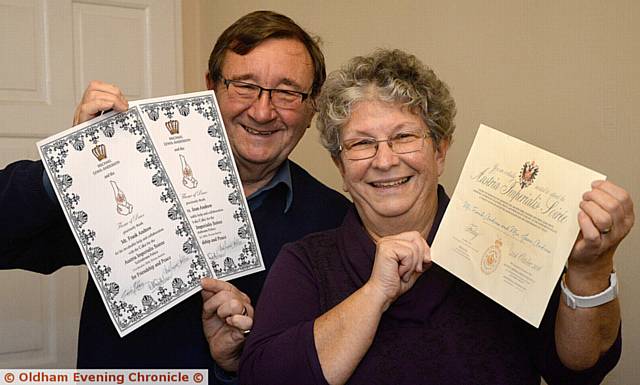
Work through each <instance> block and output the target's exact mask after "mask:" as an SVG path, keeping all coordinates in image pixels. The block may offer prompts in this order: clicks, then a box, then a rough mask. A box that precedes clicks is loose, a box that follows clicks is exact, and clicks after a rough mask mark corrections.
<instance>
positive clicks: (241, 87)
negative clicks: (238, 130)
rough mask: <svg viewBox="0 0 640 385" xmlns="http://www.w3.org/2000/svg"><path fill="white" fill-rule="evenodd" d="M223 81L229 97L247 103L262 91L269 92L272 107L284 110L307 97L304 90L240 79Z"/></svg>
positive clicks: (295, 105)
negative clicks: (267, 85) (275, 86)
mask: <svg viewBox="0 0 640 385" xmlns="http://www.w3.org/2000/svg"><path fill="white" fill-rule="evenodd" d="M223 81H224V85H225V86H226V87H227V90H228V91H229V96H230V97H231V98H233V99H236V100H239V101H243V102H245V103H247V104H250V103H253V102H255V101H256V100H257V99H259V98H260V96H262V92H263V91H264V92H268V93H269V99H271V104H273V106H274V107H276V108H282V109H285V110H293V109H296V108H298V107H300V105H301V104H302V103H303V102H304V101H305V100H306V99H307V98H308V97H309V94H308V93H304V92H299V91H292V90H283V89H280V88H264V87H261V86H259V85H257V84H253V83H247V82H243V81H240V80H230V79H223Z"/></svg>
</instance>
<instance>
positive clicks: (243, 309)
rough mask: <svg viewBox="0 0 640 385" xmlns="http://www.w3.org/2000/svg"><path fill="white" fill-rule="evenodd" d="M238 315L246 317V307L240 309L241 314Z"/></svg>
mask: <svg viewBox="0 0 640 385" xmlns="http://www.w3.org/2000/svg"><path fill="white" fill-rule="evenodd" d="M240 315H247V307H246V306H243V307H242V314H240Z"/></svg>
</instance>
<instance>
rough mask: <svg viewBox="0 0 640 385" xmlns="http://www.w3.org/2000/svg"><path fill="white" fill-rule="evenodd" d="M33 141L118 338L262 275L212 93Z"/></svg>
mask: <svg viewBox="0 0 640 385" xmlns="http://www.w3.org/2000/svg"><path fill="white" fill-rule="evenodd" d="M129 105H130V109H129V110H128V111H126V112H122V113H115V112H111V113H107V114H104V115H103V116H100V117H98V118H96V119H93V120H90V121H88V122H85V123H83V124H81V125H79V126H76V127H73V128H71V129H69V130H66V131H64V132H61V133H59V134H57V135H54V136H52V137H50V138H47V139H45V140H43V141H41V142H39V143H38V150H39V152H40V155H41V157H42V160H43V164H44V166H45V170H46V172H47V173H48V175H49V179H50V180H51V182H52V185H53V187H54V190H55V192H56V195H57V197H58V199H59V201H60V203H61V206H62V209H63V211H64V214H65V216H66V218H67V221H68V222H69V224H70V226H71V229H72V231H73V234H74V236H75V238H76V240H77V242H78V244H79V245H80V249H81V251H82V254H83V256H84V259H85V261H86V264H87V267H88V269H89V272H90V273H91V276H92V278H93V280H94V282H95V284H96V287H97V288H98V290H99V292H100V295H101V297H102V300H103V301H104V304H105V306H106V308H107V311H108V313H109V315H110V317H111V320H112V321H113V324H114V325H115V327H116V329H117V330H118V333H119V334H120V336H125V335H126V334H128V333H130V332H132V331H133V330H135V329H137V328H138V327H140V326H142V325H144V324H145V323H147V322H149V321H151V320H152V319H153V318H155V317H157V316H158V315H160V314H162V313H163V312H165V311H167V310H169V309H170V308H171V307H173V306H175V305H176V304H178V303H180V302H181V301H182V300H184V299H186V298H188V297H189V296H190V295H192V294H194V293H196V292H198V291H199V290H200V279H201V278H203V277H216V278H218V279H224V280H229V279H233V278H237V277H240V276H243V275H247V274H251V273H254V272H258V271H262V270H264V265H263V262H262V256H261V255H260V250H259V248H258V242H257V238H256V235H255V230H254V228H253V224H252V222H251V217H250V214H249V210H248V207H247V202H246V200H245V197H244V194H243V190H242V183H241V181H240V178H239V175H238V171H237V169H236V166H235V163H234V160H233V155H232V153H231V148H230V146H229V140H228V138H227V136H226V133H225V130H224V125H223V122H222V119H221V117H220V114H219V109H218V105H217V102H216V99H215V96H214V94H213V92H210V91H207V92H198V93H193V94H186V95H176V96H171V97H165V98H158V99H148V100H140V101H136V102H131V103H129Z"/></svg>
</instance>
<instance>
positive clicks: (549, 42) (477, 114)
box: [183, 0, 640, 385]
mask: <svg viewBox="0 0 640 385" xmlns="http://www.w3.org/2000/svg"><path fill="white" fill-rule="evenodd" d="M258 9H271V10H275V11H279V12H282V13H285V14H287V15H289V16H290V17H292V18H293V19H294V20H296V21H297V22H299V23H300V24H301V25H302V26H303V27H305V28H306V29H307V30H308V31H310V32H312V33H315V34H319V35H320V36H321V37H322V38H323V40H324V46H323V49H324V52H325V55H326V57H327V65H328V68H329V70H332V69H335V68H336V67H337V66H339V65H340V64H341V63H343V62H345V61H346V60H347V59H348V58H350V57H352V56H354V55H358V54H366V53H368V52H370V51H371V50H373V49H374V48H376V47H397V48H402V49H405V50H407V51H409V52H412V53H415V54H416V55H417V56H418V57H420V58H421V59H422V60H423V61H424V62H425V63H427V64H429V65H430V66H432V67H433V68H434V70H435V71H436V72H437V73H438V74H439V76H440V77H441V78H442V79H444V80H445V81H446V82H447V83H448V84H449V85H450V86H451V88H452V91H453V95H454V96H455V98H456V100H457V103H458V111H459V112H458V117H457V127H458V129H457V132H456V134H455V144H454V146H453V147H452V149H451V151H450V152H449V157H448V162H447V170H446V172H445V175H444V177H443V178H442V182H443V183H444V185H445V186H446V187H447V189H448V190H449V191H450V192H452V190H453V187H454V186H455V183H456V181H457V178H458V175H459V173H460V170H461V168H462V164H463V162H464V159H465V157H466V154H467V152H468V150H469V147H470V146H471V142H472V140H473V136H474V134H475V132H476V130H477V127H478V125H479V124H480V123H481V122H482V123H485V124H487V125H490V126H493V127H494V128H497V129H500V130H503V131H505V132H507V133H509V134H511V135H514V136H517V137H519V138H521V139H523V140H526V141H529V142H531V143H534V144H536V145H538V146H540V147H543V148H545V149H548V150H549V151H552V152H554V153H557V154H559V155H561V156H564V157H566V158H569V159H571V160H573V161H575V162H578V163H581V164H584V165H585V166H587V167H590V168H593V169H595V170H598V171H600V172H602V173H605V174H607V175H608V176H609V178H610V179H611V180H613V181H615V182H617V183H618V184H620V185H622V186H624V187H625V188H626V189H627V190H628V191H630V192H631V194H632V196H634V197H635V198H636V199H635V202H636V205H637V204H638V202H639V200H638V199H639V197H640V178H638V173H637V171H636V170H637V167H638V165H640V151H638V149H637V147H638V144H640V130H639V128H640V108H639V107H637V106H640V65H638V63H640V23H638V20H640V2H639V1H635V0H628V1H623V0H618V1H608V2H604V1H592V0H562V1H556V0H541V1H527V0H497V1H474V0H468V1H410V0H395V1H390V2H389V1H371V0H352V1H344V0H335V1H315V2H304V1H294V0H282V1H277V0H273V1H256V0H245V1H237V2H231V1H205V0H186V1H185V2H184V15H183V17H184V26H185V34H184V37H185V42H184V50H185V62H184V68H185V71H186V77H185V87H186V90H187V91H189V90H197V89H202V87H203V80H202V76H203V73H204V71H205V69H206V61H207V58H208V54H209V51H210V49H211V45H212V44H213V41H214V40H215V38H217V36H218V35H219V34H220V32H222V30H223V29H224V28H225V27H227V26H228V25H229V24H231V23H232V22H233V21H235V20H236V19H237V18H238V17H240V16H242V15H243V14H245V13H247V12H250V11H253V10H258ZM293 158H294V159H295V160H296V161H298V162H299V163H301V164H302V165H303V166H304V167H306V168H307V169H308V170H310V171H311V173H312V174H314V175H316V176H317V177H319V178H320V179H322V180H323V181H325V182H326V183H327V184H329V185H331V186H333V187H334V188H337V189H339V188H340V186H341V183H340V180H339V177H338V174H337V173H336V171H335V170H334V166H333V165H332V163H331V162H330V160H329V157H328V156H327V155H326V153H325V152H324V150H322V149H321V148H320V146H319V145H318V144H317V134H316V132H315V130H314V129H313V127H312V129H310V130H309V132H308V133H307V135H306V136H305V138H304V139H303V141H302V143H301V145H300V146H299V147H298V149H297V150H296V151H295V153H294V155H293ZM639 227H640V225H638V226H636V229H634V231H632V233H631V234H630V235H629V237H628V238H627V240H625V242H624V243H623V245H622V246H621V247H620V248H619V250H618V252H617V256H616V261H617V267H618V271H619V275H620V277H621V295H620V296H621V300H622V305H623V322H624V347H623V357H622V360H621V362H620V364H618V367H617V368H616V369H615V370H614V371H613V372H612V373H611V374H610V375H609V377H608V378H607V380H606V383H607V384H620V385H623V384H624V385H626V384H634V383H639V382H640V367H639V366H638V365H637V357H638V356H640V304H639V303H638V301H637V300H636V298H635V296H634V293H640V280H638V279H637V278H636V275H637V274H638V272H640V259H639V258H638V255H639V254H638V251H637V250H640V238H639V237H638V231H637V228H639Z"/></svg>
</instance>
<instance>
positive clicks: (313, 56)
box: [0, 11, 348, 382]
mask: <svg viewBox="0 0 640 385" xmlns="http://www.w3.org/2000/svg"><path fill="white" fill-rule="evenodd" d="M325 76H326V73H325V65H324V57H323V55H322V52H321V51H320V49H319V47H318V45H317V43H316V42H315V40H314V39H313V38H311V36H309V34H307V33H306V32H305V31H304V30H302V29H301V28H300V27H299V26H298V25H297V24H295V23H294V22H293V21H292V20H291V19H289V18H288V17H286V16H283V15H280V14H277V13H273V12H268V11H259V12H253V13H250V14H248V15H246V16H244V17H242V18H240V19H239V20H238V21H236V22H235V23H234V24H233V25H231V26H230V27H229V28H227V30H225V31H224V32H223V34H222V35H221V36H220V37H219V39H218V41H217V42H216V45H215V46H214V48H213V51H212V52H211V57H210V59H209V71H208V73H207V75H206V83H207V87H208V88H209V89H213V90H214V91H215V92H216V95H217V98H218V102H219V105H220V110H221V114H222V117H223V120H224V123H225V127H226V129H227V134H228V136H229V139H230V141H231V146H232V149H233V153H234V156H235V159H236V163H237V166H238V170H239V172H240V177H241V179H242V184H243V188H244V192H245V195H246V196H247V200H248V203H249V206H250V209H251V213H252V217H253V221H254V226H255V228H256V233H257V235H258V239H259V243H260V248H261V251H262V255H263V259H264V262H265V266H266V268H267V270H268V269H269V268H270V267H271V265H272V264H273V262H274V259H275V257H276V255H277V254H278V252H279V250H280V248H281V246H282V245H283V244H284V243H287V242H291V241H294V240H297V239H300V238H302V237H303V236H304V235H306V234H309V233H312V232H317V231H321V230H325V229H329V228H333V227H336V226H338V225H339V224H340V223H341V221H342V218H343V216H344V214H345V212H346V209H347V205H348V201H347V200H346V199H345V198H344V197H343V196H342V195H340V194H338V193H337V192H335V191H333V190H331V189H329V188H327V187H326V186H324V185H322V184H321V183H320V182H318V181H317V180H316V179H314V178H313V177H312V176H311V175H309V174H308V173H307V172H306V171H304V170H303V169H302V168H301V167H300V166H298V165H296V164H295V163H294V162H292V161H290V160H288V156H289V154H290V153H291V151H292V150H293V149H294V147H295V146H296V144H297V143H298V141H299V140H300V138H301V137H302V135H303V134H304V132H305V130H306V129H307V128H308V127H309V125H310V122H311V119H312V117H313V115H314V112H315V106H314V103H315V98H316V96H317V95H318V93H319V91H320V88H321V86H322V83H323V82H324V79H325ZM127 107H128V105H127V101H126V99H125V98H124V96H123V95H122V92H121V91H120V89H119V88H118V87H116V86H114V85H110V84H107V83H103V82H99V81H94V82H91V84H90V85H89V87H88V88H87V89H86V90H85V93H84V95H83V98H82V101H81V102H80V104H79V106H78V107H77V109H76V112H75V116H74V124H78V123H81V122H84V121H86V120H88V119H90V118H92V117H94V116H96V115H97V114H99V113H101V111H105V110H109V109H114V110H117V111H124V110H126V109H127ZM43 175H44V174H43V168H42V164H41V163H40V162H27V161H23V162H16V163H14V164H12V165H10V166H9V167H7V169H6V170H4V171H3V173H2V175H1V176H0V182H1V185H2V188H1V189H0V194H1V195H0V207H1V208H5V207H6V208H7V209H8V210H9V209H10V210H16V209H19V210H22V211H23V213H22V217H23V218H29V219H28V220H25V222H24V223H19V224H18V226H16V227H15V228H14V229H13V230H12V231H11V234H9V236H8V237H7V238H6V239H7V241H3V243H2V244H1V245H0V256H1V258H0V267H2V268H4V269H7V268H22V269H28V270H32V271H37V272H43V273H50V272H52V271H54V270H56V269H58V268H60V267H62V266H64V265H69V264H80V263H82V262H83V261H82V258H81V255H80V251H79V249H78V247H77V245H76V243H75V240H74V239H73V236H72V233H71V231H70V229H69V228H68V226H66V224H65V223H64V222H65V221H64V217H63V214H62V211H61V210H60V209H59V207H57V204H56V203H54V200H53V198H52V196H53V194H52V193H51V191H50V186H47V185H48V183H49V181H48V179H46V176H43ZM5 186H6V187H5ZM47 191H48V192H47ZM21 203H22V204H21ZM266 274H267V273H266V271H265V272H262V273H258V274H253V275H250V276H247V277H243V278H240V279H237V280H235V281H233V284H232V283H227V282H221V281H217V280H213V279H206V280H204V281H203V289H204V290H203V295H202V296H193V297H191V298H190V299H188V300H186V301H184V302H182V303H181V304H179V305H178V306H176V307H174V308H173V309H171V310H170V311H169V312H167V313H165V314H163V315H162V316H160V317H158V318H157V319H155V320H153V321H152V322H150V323H149V324H148V325H145V326H144V327H142V328H141V329H140V330H138V331H136V332H134V333H132V334H131V335H129V336H127V337H124V338H120V337H119V336H118V334H117V333H116V330H115V329H114V328H113V326H112V325H111V322H110V320H109V316H108V314H107V312H106V310H105V309H104V305H103V303H102V301H101V299H100V296H99V293H98V291H97V289H96V287H95V286H94V284H93V282H92V281H91V280H89V282H88V284H87V289H86V293H85V298H84V304H83V308H82V318H81V323H80V334H79V343H78V367H80V368H203V367H207V368H213V367H214V365H213V361H212V360H211V357H213V359H214V360H215V362H216V363H217V364H218V366H217V367H216V368H217V369H223V370H216V372H215V373H210V381H212V382H215V380H216V379H224V378H225V377H226V374H227V373H224V371H228V372H234V371H235V370H236V369H237V367H238V358H239V355H240V353H241V349H242V346H243V343H244V338H245V333H246V332H247V331H248V330H250V328H251V325H252V317H253V308H252V306H251V303H255V302H256V301H257V299H258V296H259V294H260V291H261V289H262V285H263V282H264V279H265V277H266ZM203 330H204V333H203Z"/></svg>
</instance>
